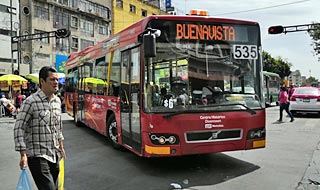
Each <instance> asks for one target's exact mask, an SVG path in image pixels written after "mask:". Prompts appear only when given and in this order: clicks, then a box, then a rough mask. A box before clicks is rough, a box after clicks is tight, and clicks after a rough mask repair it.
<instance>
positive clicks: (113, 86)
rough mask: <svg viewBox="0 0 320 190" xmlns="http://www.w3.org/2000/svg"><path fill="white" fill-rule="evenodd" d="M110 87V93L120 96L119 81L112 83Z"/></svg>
mask: <svg viewBox="0 0 320 190" xmlns="http://www.w3.org/2000/svg"><path fill="white" fill-rule="evenodd" d="M110 87H111V88H110V91H109V95H110V96H116V97H119V91H120V85H119V84H118V83H112V84H111V85H110Z"/></svg>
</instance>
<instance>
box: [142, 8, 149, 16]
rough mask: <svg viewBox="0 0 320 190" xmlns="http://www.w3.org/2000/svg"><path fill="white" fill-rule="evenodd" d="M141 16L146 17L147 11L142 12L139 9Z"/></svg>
mask: <svg viewBox="0 0 320 190" xmlns="http://www.w3.org/2000/svg"><path fill="white" fill-rule="evenodd" d="M141 16H143V17H146V16H148V14H147V10H143V9H141Z"/></svg>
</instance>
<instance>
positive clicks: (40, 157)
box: [14, 66, 66, 190]
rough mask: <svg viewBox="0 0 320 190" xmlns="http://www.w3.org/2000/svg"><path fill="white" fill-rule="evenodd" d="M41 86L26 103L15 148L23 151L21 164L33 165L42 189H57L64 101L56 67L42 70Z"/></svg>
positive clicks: (20, 113) (18, 126)
mask: <svg viewBox="0 0 320 190" xmlns="http://www.w3.org/2000/svg"><path fill="white" fill-rule="evenodd" d="M39 84H40V89H39V90H38V91H37V92H35V93H34V94H32V95H30V96H29V97H28V98H27V99H26V100H25V101H24V102H23V104H22V106H21V110H20V112H19V114H18V115H17V120H16V123H15V127H14V142H15V150H16V151H19V152H20V155H21V159H20V168H21V169H26V168H27V166H28V167H29V169H30V171H31V174H32V176H33V179H34V181H35V183H36V185H37V187H38V189H39V190H56V189H57V187H58V185H57V178H58V175H59V158H61V157H65V156H66V154H65V151H64V148H63V142H62V140H63V135H62V121H61V101H60V99H59V98H58V97H57V96H56V95H55V93H56V92H57V90H58V74H57V71H56V70H55V69H54V68H52V67H48V66H45V67H42V68H41V70H40V72H39Z"/></svg>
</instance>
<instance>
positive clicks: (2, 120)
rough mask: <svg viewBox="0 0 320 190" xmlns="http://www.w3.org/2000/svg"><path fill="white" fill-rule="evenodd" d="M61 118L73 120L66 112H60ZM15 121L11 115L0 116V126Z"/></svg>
mask: <svg viewBox="0 0 320 190" xmlns="http://www.w3.org/2000/svg"><path fill="white" fill-rule="evenodd" d="M61 119H62V121H66V120H73V117H71V116H69V115H68V114H67V113H62V115H61ZM15 122H16V119H14V118H13V117H8V116H6V117H0V126H2V125H3V124H13V125H14V123H15Z"/></svg>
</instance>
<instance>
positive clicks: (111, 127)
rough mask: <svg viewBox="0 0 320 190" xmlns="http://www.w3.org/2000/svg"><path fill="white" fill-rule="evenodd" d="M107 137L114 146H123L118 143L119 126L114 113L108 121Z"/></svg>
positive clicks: (116, 147) (118, 147)
mask: <svg viewBox="0 0 320 190" xmlns="http://www.w3.org/2000/svg"><path fill="white" fill-rule="evenodd" d="M107 137H108V140H109V141H110V143H111V145H112V147H113V148H115V149H120V148H121V146H120V145H119V143H118V128H117V121H116V118H115V116H114V114H112V115H111V116H110V117H109V118H108V121H107Z"/></svg>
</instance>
